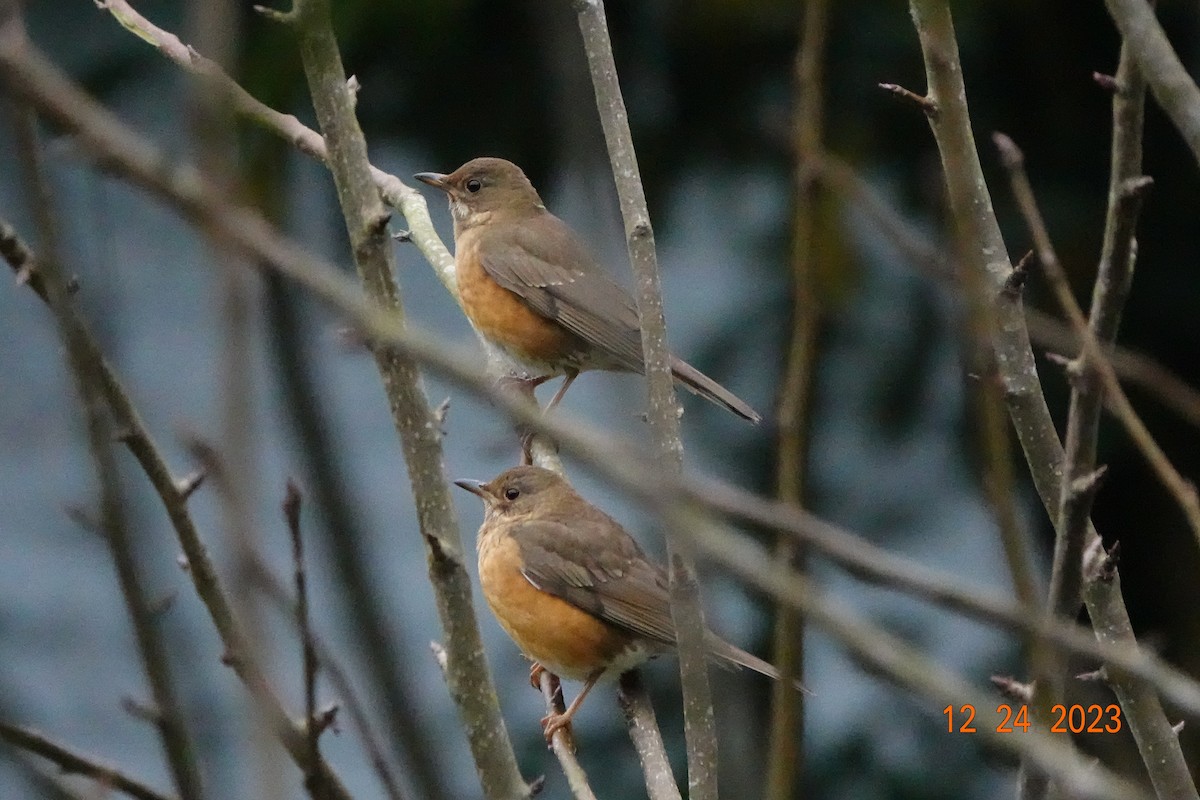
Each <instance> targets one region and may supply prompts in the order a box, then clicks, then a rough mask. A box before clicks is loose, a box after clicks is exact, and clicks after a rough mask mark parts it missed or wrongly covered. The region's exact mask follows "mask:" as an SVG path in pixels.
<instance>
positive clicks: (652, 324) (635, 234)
mask: <svg viewBox="0 0 1200 800" xmlns="http://www.w3.org/2000/svg"><path fill="white" fill-rule="evenodd" d="M575 9H576V11H577V12H578V14H579V30H580V33H582V35H583V49H584V53H585V54H586V56H587V62H588V70H589V72H590V73H591V76H592V88H593V90H594V92H595V94H596V107H597V108H598V109H599V111H600V124H601V126H602V127H603V128H604V141H605V143H606V144H607V145H608V158H609V161H610V162H611V163H612V171H613V177H614V179H615V180H616V184H617V195H618V197H619V198H620V204H621V218H622V220H624V222H625V241H626V246H627V248H628V251H629V261H630V264H631V265H632V267H633V274H634V278H635V280H634V283H635V285H636V287H637V290H636V292H635V296H636V298H637V307H638V316H639V318H640V321H641V328H642V354H643V357H644V361H645V367H646V369H645V374H646V384H647V389H648V393H649V396H648V401H647V407H646V413H647V420H648V422H649V424H650V435H651V437H652V438H653V440H654V443H655V452H656V455H657V457H658V460H659V462H660V466H661V469H662V470H663V471H664V472H666V473H668V474H671V475H678V474H680V473H681V472H682V471H683V441H682V440H681V439H680V435H679V404H678V401H677V399H676V397H675V382H674V379H673V378H672V377H671V354H670V351H669V350H668V348H667V327H666V320H665V318H664V317H663V305H662V288H661V286H660V282H659V275H658V260H657V256H656V254H655V248H654V230H653V228H652V227H651V225H650V212H649V211H648V210H647V208H646V195H645V192H644V190H643V188H642V179H641V173H640V171H639V169H638V162H637V154H636V153H635V151H634V148H633V135H632V133H631V132H630V130H629V115H628V113H627V111H626V109H625V101H624V99H623V98H622V96H621V85H620V82H619V80H618V78H617V67H616V63H615V61H614V60H613V53H612V41H611V40H610V38H609V34H608V22H607V20H606V19H605V14H604V0H588V1H587V2H578V3H576V4H575ZM666 540H667V559H668V563H669V568H668V573H669V576H670V581H669V583H670V595H671V619H672V622H673V624H674V627H675V632H676V637H677V640H678V650H679V675H680V684H681V686H682V689H683V731H684V738H685V740H686V742H687V751H688V794H689V796H690V797H692V798H694V800H716V797H717V731H716V720H715V719H714V717H713V703H712V687H711V686H710V685H709V680H708V664H707V659H706V658H705V656H704V630H705V625H704V610H703V607H702V605H701V600H700V586H699V583H698V581H697V579H696V565H695V563H694V562H693V561H692V559H691V557H690V556H688V555H687V553H685V552H683V551H681V549H680V547H679V544H680V541H679V532H678V531H676V530H674V528H673V526H672V525H670V524H668V525H666Z"/></svg>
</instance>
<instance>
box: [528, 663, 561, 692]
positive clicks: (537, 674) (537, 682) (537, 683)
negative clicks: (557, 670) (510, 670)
mask: <svg viewBox="0 0 1200 800" xmlns="http://www.w3.org/2000/svg"><path fill="white" fill-rule="evenodd" d="M542 673H549V675H550V688H551V690H552V691H554V692H559V691H561V690H562V686H561V685H560V684H559V681H558V676H557V675H555V674H554V673H553V672H550V671H549V670H548V669H546V668H545V667H543V666H542V665H541V664H539V663H538V662H536V661H535V662H533V663H532V664H530V665H529V685H530V686H532V687H533V688H535V689H537V690H538V691H539V692H540V691H541V690H542Z"/></svg>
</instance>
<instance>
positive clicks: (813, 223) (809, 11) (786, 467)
mask: <svg viewBox="0 0 1200 800" xmlns="http://www.w3.org/2000/svg"><path fill="white" fill-rule="evenodd" d="M828 14H829V8H828V3H827V2H826V0H809V2H807V3H805V6H804V18H803V21H802V23H801V33H800V46H799V48H798V50H797V52H796V59H795V65H794V74H793V81H794V84H795V106H794V108H793V111H792V136H793V148H794V156H795V158H796V167H795V172H794V181H795V186H794V192H795V208H794V211H793V223H792V224H793V229H792V253H791V270H792V326H791V331H792V335H791V340H790V342H789V343H788V355H787V364H786V366H785V368H784V373H783V385H782V388H781V390H780V400H779V441H778V447H779V451H778V460H777V462H776V479H777V483H778V495H779V499H780V500H782V501H784V502H786V503H792V504H794V505H797V506H802V505H803V504H804V478H805V470H806V467H807V460H808V448H809V442H808V430H809V423H810V419H809V415H810V413H811V411H810V400H811V398H812V393H813V382H814V375H813V370H814V368H815V365H816V355H817V352H816V349H817V337H818V334H819V331H820V307H819V300H818V294H817V280H816V276H817V270H816V253H815V251H816V247H815V240H816V237H817V232H818V225H817V222H818V210H819V200H820V192H819V189H820V184H819V182H818V179H819V170H820V163H821V148H822V144H821V138H822V130H823V127H824V125H823V117H824V108H823V104H824V91H823V77H824V76H823V70H822V67H823V64H824V57H825V40H826V31H827V27H828ZM775 553H776V557H777V558H779V559H780V560H781V561H783V562H785V563H790V564H791V565H792V566H793V567H794V568H795V569H797V570H799V571H803V570H804V569H805V564H806V560H807V559H806V555H805V552H804V550H803V548H802V547H801V546H800V545H799V543H798V542H797V541H796V540H795V538H794V537H791V536H787V535H785V534H780V535H779V537H778V539H777V541H776V549H775ZM774 638H775V643H774V647H773V648H772V651H773V652H774V654H775V666H776V667H777V668H778V669H779V672H780V676H781V677H780V680H779V681H777V682H776V683H775V684H774V686H773V687H772V694H771V728H770V731H771V733H770V739H769V744H768V747H767V782H766V791H765V793H764V796H765V797H766V798H767V800H785V799H786V798H790V797H792V796H793V794H794V792H795V786H796V780H797V776H799V775H800V774H801V773H802V772H803V764H804V749H803V747H802V746H801V743H802V741H803V736H804V695H803V694H802V693H800V692H798V691H796V690H795V688H794V686H793V682H794V681H795V680H799V679H800V678H801V677H802V676H803V673H804V620H803V617H802V616H801V615H800V613H799V612H798V611H796V610H795V609H793V608H791V607H789V606H787V605H785V604H783V603H778V604H777V605H776V611H775V633H774Z"/></svg>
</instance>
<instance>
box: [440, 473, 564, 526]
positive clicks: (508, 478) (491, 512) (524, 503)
mask: <svg viewBox="0 0 1200 800" xmlns="http://www.w3.org/2000/svg"><path fill="white" fill-rule="evenodd" d="M454 484H455V485H456V486H458V487H459V488H462V489H466V490H467V491H468V492H470V493H471V494H474V495H478V496H479V498H480V499H481V500H483V506H484V511H485V514H486V515H487V517H489V518H490V517H492V516H502V517H524V516H532V515H533V514H534V512H535V510H536V508H537V506H538V504H539V503H546V502H547V501H549V500H553V499H555V498H557V497H560V496H563V495H574V493H575V490H574V489H572V488H571V486H570V484H568V483H567V482H566V481H565V480H564V479H563V478H562V477H561V476H559V475H557V474H555V473H553V472H551V471H550V470H548V469H542V468H541V467H513V468H512V469H509V470H506V471H504V472H502V473H500V474H499V475H497V476H496V477H495V478H493V479H492V480H490V481H488V482H487V483H483V482H481V481H467V480H463V481H455V482H454Z"/></svg>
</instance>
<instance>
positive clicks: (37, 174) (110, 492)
mask: <svg viewBox="0 0 1200 800" xmlns="http://www.w3.org/2000/svg"><path fill="white" fill-rule="evenodd" d="M0 40H3V41H4V42H11V43H15V45H16V46H18V47H19V46H20V43H21V42H22V41H24V31H23V29H22V28H21V22H20V19H19V18H11V19H9V20H8V21H7V22H0ZM16 117H17V125H16V129H17V143H18V149H19V150H20V154H19V155H20V161H21V166H22V169H23V171H24V176H23V177H24V179H25V184H26V188H27V192H28V196H29V197H30V198H31V199H32V205H33V216H34V219H35V220H36V222H37V225H38V228H39V231H40V234H41V238H42V243H43V246H44V250H43V252H42V259H41V261H40V262H39V264H38V271H39V276H40V278H41V281H42V284H43V287H44V289H45V299H46V303H47V305H49V306H50V310H51V311H52V312H53V315H54V321H55V323H56V326H57V328H58V336H59V340H60V341H61V342H62V345H63V347H64V349H65V351H66V360H67V366H68V368H69V370H70V372H71V375H72V377H73V379H74V384H75V390H76V392H77V393H78V395H77V396H78V398H79V401H80V405H81V409H80V410H81V411H82V413H83V418H84V422H85V428H86V436H87V439H86V440H87V447H88V453H89V455H90V457H91V462H92V467H93V469H94V470H95V477H96V481H97V484H98V487H99V495H100V501H99V503H100V507H99V523H100V529H101V531H102V532H103V534H104V538H105V540H106V542H107V544H108V548H109V552H110V553H111V555H112V559H113V566H114V567H115V568H116V573H117V581H118V583H119V585H120V587H121V594H122V596H123V597H124V600H125V607H126V609H127V610H128V612H129V618H130V621H131V622H132V624H133V633H134V638H135V640H136V642H137V651H138V656H139V658H140V661H141V665H142V669H143V671H144V672H145V677H146V681H147V682H148V683H149V685H150V692H151V694H152V696H153V698H154V706H155V709H156V713H155V716H154V719H153V720H152V722H153V724H154V726H155V728H156V729H157V731H158V736H159V739H160V742H161V744H162V748H163V753H164V755H165V757H166V761H167V766H168V768H169V769H170V771H171V776H172V779H173V780H174V783H175V788H176V790H177V791H178V792H179V795H180V797H181V798H182V800H201V799H202V798H203V796H204V792H203V789H202V785H201V782H200V772H199V769H198V767H197V764H196V757H195V750H194V748H193V746H192V742H191V737H190V735H189V734H188V731H187V727H186V725H185V724H184V718H183V712H182V709H181V706H180V704H179V702H178V699H177V696H176V688H175V681H174V677H173V675H172V670H171V666H170V662H169V660H168V658H167V646H166V644H165V643H164V641H163V638H162V635H161V633H160V631H159V628H158V625H157V620H156V619H155V613H154V609H153V604H152V603H151V601H150V598H149V595H148V593H147V590H146V581H145V577H144V575H143V574H142V570H141V568H140V566H139V564H138V557H137V545H136V542H135V540H134V537H133V534H132V533H131V531H130V528H129V526H128V524H127V519H126V510H125V501H124V498H123V497H122V489H121V485H120V478H119V471H118V468H117V463H116V459H115V458H114V456H113V452H112V442H113V436H112V425H111V422H110V420H109V417H108V414H107V412H106V409H105V407H104V394H103V376H102V374H101V371H102V364H101V362H100V361H99V360H94V359H93V358H92V356H93V355H94V350H93V348H92V347H90V346H89V344H90V343H89V337H88V334H87V331H86V330H84V329H83V327H82V326H81V325H80V322H79V317H78V316H77V315H76V314H75V312H74V306H73V298H72V297H71V293H70V292H69V291H68V289H67V282H66V280H65V279H64V277H63V270H62V264H61V263H60V262H59V260H58V259H59V253H60V252H61V250H60V248H59V246H58V220H57V216H56V214H57V212H56V210H55V207H54V205H55V204H54V199H53V197H52V196H51V193H50V186H49V183H48V180H47V176H46V172H45V165H44V163H43V159H42V157H43V152H42V147H41V143H40V142H39V141H38V134H37V120H36V118H35V117H34V114H33V109H32V107H27V106H24V105H21V106H18V107H17V109H16Z"/></svg>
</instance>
